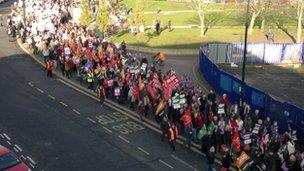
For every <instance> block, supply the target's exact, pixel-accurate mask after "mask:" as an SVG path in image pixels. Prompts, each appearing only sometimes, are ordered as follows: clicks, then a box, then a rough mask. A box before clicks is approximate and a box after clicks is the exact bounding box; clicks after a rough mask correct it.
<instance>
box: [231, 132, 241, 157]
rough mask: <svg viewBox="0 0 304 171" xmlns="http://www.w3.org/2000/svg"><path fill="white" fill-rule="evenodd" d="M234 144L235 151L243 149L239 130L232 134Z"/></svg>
mask: <svg viewBox="0 0 304 171" xmlns="http://www.w3.org/2000/svg"><path fill="white" fill-rule="evenodd" d="M232 145H233V150H234V151H235V152H237V153H238V152H240V151H241V145H240V133H239V132H238V131H235V132H234V134H233V136H232Z"/></svg>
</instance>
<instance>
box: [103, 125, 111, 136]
mask: <svg viewBox="0 0 304 171" xmlns="http://www.w3.org/2000/svg"><path fill="white" fill-rule="evenodd" d="M102 128H103V129H105V130H106V131H108V132H109V133H111V134H112V131H111V130H110V129H109V128H107V127H104V126H103V127H102Z"/></svg>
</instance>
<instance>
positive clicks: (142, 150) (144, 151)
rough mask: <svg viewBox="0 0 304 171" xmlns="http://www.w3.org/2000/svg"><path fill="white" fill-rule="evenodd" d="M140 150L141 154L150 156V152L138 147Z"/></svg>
mask: <svg viewBox="0 0 304 171" xmlns="http://www.w3.org/2000/svg"><path fill="white" fill-rule="evenodd" d="M137 149H138V150H140V151H141V152H143V153H145V154H146V155H150V153H149V152H147V151H146V150H144V149H142V148H140V147H137Z"/></svg>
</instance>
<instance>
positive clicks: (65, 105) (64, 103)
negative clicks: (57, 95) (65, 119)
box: [60, 102, 68, 107]
mask: <svg viewBox="0 0 304 171" xmlns="http://www.w3.org/2000/svg"><path fill="white" fill-rule="evenodd" d="M60 104H62V105H63V106H65V107H68V105H67V104H65V103H63V102H60Z"/></svg>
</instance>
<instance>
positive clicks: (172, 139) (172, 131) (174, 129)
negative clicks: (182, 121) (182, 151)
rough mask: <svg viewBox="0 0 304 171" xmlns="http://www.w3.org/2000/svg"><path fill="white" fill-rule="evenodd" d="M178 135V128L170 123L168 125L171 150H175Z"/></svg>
mask: <svg viewBox="0 0 304 171" xmlns="http://www.w3.org/2000/svg"><path fill="white" fill-rule="evenodd" d="M177 136H178V130H177V127H176V126H175V125H174V124H170V127H169V144H170V147H171V149H172V151H175V141H176V139H177Z"/></svg>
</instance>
